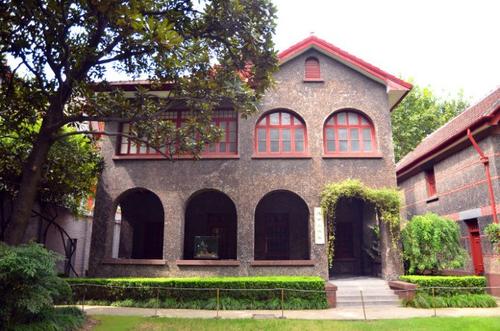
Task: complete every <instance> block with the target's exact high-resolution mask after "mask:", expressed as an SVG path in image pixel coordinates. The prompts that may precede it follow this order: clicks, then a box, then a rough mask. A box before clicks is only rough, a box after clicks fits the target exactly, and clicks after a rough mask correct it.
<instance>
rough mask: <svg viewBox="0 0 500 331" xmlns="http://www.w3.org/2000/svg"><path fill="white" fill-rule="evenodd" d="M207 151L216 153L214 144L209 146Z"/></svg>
mask: <svg viewBox="0 0 500 331" xmlns="http://www.w3.org/2000/svg"><path fill="white" fill-rule="evenodd" d="M208 151H209V152H212V153H214V152H215V151H216V150H215V144H210V146H209V147H208Z"/></svg>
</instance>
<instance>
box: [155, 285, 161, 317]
mask: <svg viewBox="0 0 500 331" xmlns="http://www.w3.org/2000/svg"><path fill="white" fill-rule="evenodd" d="M159 306H160V289H159V288H157V289H156V305H155V316H154V317H158V308H159Z"/></svg>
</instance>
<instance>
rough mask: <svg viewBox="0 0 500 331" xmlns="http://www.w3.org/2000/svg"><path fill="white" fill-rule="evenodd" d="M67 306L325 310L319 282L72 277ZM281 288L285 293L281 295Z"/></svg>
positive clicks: (303, 279) (281, 278)
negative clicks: (89, 304) (84, 304)
mask: <svg viewBox="0 0 500 331" xmlns="http://www.w3.org/2000/svg"><path fill="white" fill-rule="evenodd" d="M68 282H69V283H70V285H71V287H72V289H73V298H72V300H70V301H71V302H65V303H77V302H81V301H82V300H84V301H86V302H87V303H91V304H99V305H114V306H126V307H151V308H153V307H159V308H191V309H217V306H218V307H219V309H227V310H229V309H280V308H281V304H282V299H281V296H282V294H283V307H284V308H285V309H323V308H327V307H328V304H327V300H326V293H325V283H324V281H323V279H321V278H320V277H285V276H276V277H206V278H201V277H198V278H73V279H68ZM282 289H283V291H282Z"/></svg>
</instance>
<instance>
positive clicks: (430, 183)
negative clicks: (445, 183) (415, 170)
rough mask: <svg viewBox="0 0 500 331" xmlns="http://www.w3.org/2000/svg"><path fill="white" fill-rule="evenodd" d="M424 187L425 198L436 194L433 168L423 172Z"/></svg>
mask: <svg viewBox="0 0 500 331" xmlns="http://www.w3.org/2000/svg"><path fill="white" fill-rule="evenodd" d="M425 186H426V188H427V197H429V198H430V197H433V196H435V195H436V194H437V190H436V176H435V174H434V168H429V169H427V170H425Z"/></svg>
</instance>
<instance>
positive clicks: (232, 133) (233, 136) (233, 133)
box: [229, 131, 236, 142]
mask: <svg viewBox="0 0 500 331" xmlns="http://www.w3.org/2000/svg"><path fill="white" fill-rule="evenodd" d="M229 141H230V142H235V141H236V131H229Z"/></svg>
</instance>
